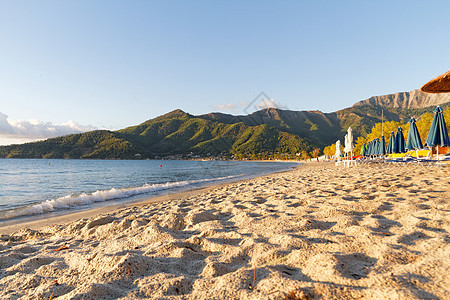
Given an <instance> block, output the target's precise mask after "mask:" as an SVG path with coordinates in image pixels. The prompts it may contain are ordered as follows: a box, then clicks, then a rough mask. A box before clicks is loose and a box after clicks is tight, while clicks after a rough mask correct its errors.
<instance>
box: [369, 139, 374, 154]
mask: <svg viewBox="0 0 450 300" xmlns="http://www.w3.org/2000/svg"><path fill="white" fill-rule="evenodd" d="M370 155H375V139H373V140H372V141H370Z"/></svg>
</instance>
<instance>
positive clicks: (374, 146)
mask: <svg viewBox="0 0 450 300" xmlns="http://www.w3.org/2000/svg"><path fill="white" fill-rule="evenodd" d="M378 143H379V139H378V138H376V139H374V140H373V146H372V147H373V148H372V154H373V155H378Z"/></svg>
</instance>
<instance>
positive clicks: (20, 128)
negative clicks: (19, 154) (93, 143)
mask: <svg viewBox="0 0 450 300" xmlns="http://www.w3.org/2000/svg"><path fill="white" fill-rule="evenodd" d="M95 129H97V128H95V127H94V126H91V125H88V126H84V125H81V124H78V123H77V122H74V121H68V122H66V123H64V124H61V125H56V124H53V123H51V122H42V121H39V120H35V119H32V120H28V121H24V120H11V119H9V118H8V116H7V115H5V114H4V113H1V112H0V144H1V145H8V144H12V143H24V142H32V141H37V140H44V139H48V138H52V137H57V136H63V135H67V134H73V133H81V132H86V131H91V130H95Z"/></svg>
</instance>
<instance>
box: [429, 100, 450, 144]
mask: <svg viewBox="0 0 450 300" xmlns="http://www.w3.org/2000/svg"><path fill="white" fill-rule="evenodd" d="M426 143H427V145H428V146H431V147H434V146H441V147H444V146H449V145H450V142H449V139H448V132H447V127H446V125H445V120H444V114H443V113H442V108H441V107H440V106H438V107H436V109H435V110H434V117H433V122H432V123H431V126H430V131H428V137H427V140H426Z"/></svg>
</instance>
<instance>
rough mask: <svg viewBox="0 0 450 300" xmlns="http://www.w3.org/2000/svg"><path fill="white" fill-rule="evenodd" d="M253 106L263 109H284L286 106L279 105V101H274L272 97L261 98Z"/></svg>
mask: <svg viewBox="0 0 450 300" xmlns="http://www.w3.org/2000/svg"><path fill="white" fill-rule="evenodd" d="M255 107H256V108H257V109H265V108H280V109H284V108H286V107H285V106H284V105H281V104H280V103H278V102H276V101H275V100H274V99H272V98H271V99H261V101H260V102H258V103H257V104H256V105H255Z"/></svg>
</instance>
